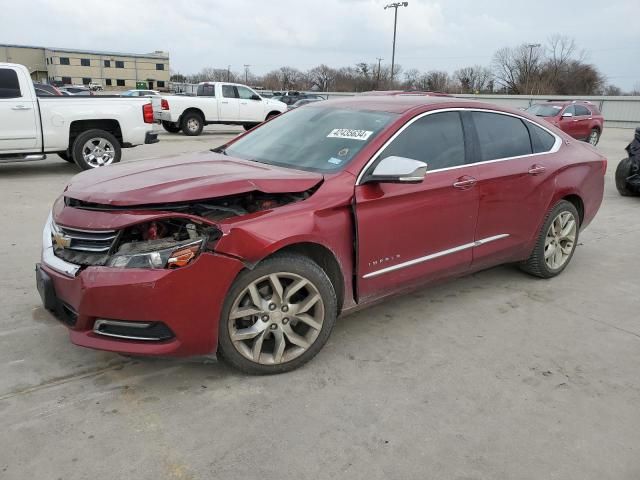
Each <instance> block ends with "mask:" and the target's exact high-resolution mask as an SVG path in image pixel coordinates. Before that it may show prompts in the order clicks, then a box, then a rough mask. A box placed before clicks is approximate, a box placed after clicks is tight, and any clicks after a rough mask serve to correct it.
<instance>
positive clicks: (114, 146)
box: [71, 129, 122, 170]
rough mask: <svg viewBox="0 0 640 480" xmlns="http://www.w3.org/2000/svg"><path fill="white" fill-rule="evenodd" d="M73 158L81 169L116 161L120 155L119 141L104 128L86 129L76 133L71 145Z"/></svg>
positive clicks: (97, 166) (102, 165) (89, 168)
mask: <svg viewBox="0 0 640 480" xmlns="http://www.w3.org/2000/svg"><path fill="white" fill-rule="evenodd" d="M71 152H72V154H73V160H74V161H75V162H76V164H77V165H78V166H79V167H80V168H81V169H82V170H91V169H93V168H99V167H104V166H107V165H111V164H112V163H117V162H119V161H120V157H121V156H122V149H121V148H120V142H118V139H117V138H116V137H114V136H113V135H112V134H110V133H109V132H105V131H104V130H98V129H95V130H87V131H86V132H82V133H81V134H80V135H78V136H77V137H76V139H75V141H74V142H73V147H71Z"/></svg>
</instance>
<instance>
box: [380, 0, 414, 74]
mask: <svg viewBox="0 0 640 480" xmlns="http://www.w3.org/2000/svg"><path fill="white" fill-rule="evenodd" d="M407 6H409V2H396V3H390V4H389V5H385V7H384V9H385V10H386V9H387V8H393V9H394V13H393V50H392V51H391V84H392V85H393V67H394V66H395V63H396V28H397V26H398V8H399V7H407Z"/></svg>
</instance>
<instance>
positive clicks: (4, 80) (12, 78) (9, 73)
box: [0, 68, 22, 98]
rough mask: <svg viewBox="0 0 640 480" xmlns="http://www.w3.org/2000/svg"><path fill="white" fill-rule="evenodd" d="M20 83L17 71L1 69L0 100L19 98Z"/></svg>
mask: <svg viewBox="0 0 640 480" xmlns="http://www.w3.org/2000/svg"><path fill="white" fill-rule="evenodd" d="M21 96H22V95H21V94H20V82H18V74H17V73H16V71H15V70H11V69H8V68H0V98H19V97H21Z"/></svg>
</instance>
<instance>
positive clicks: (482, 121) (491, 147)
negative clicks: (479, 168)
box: [471, 112, 533, 162]
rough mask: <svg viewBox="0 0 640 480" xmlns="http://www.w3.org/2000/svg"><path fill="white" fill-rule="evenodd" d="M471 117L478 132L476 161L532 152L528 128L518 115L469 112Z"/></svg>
mask: <svg viewBox="0 0 640 480" xmlns="http://www.w3.org/2000/svg"><path fill="white" fill-rule="evenodd" d="M471 118H472V119H473V123H474V125H475V127H476V132H477V133H478V144H479V145H478V146H479V150H480V153H479V157H480V158H479V159H478V161H481V162H484V161H488V160H498V159H500V158H509V157H518V156H520V155H530V154H531V153H533V149H532V148H531V138H530V137H529V130H528V129H527V127H526V126H525V124H524V122H523V121H522V120H520V119H519V118H518V117H512V116H509V115H503V114H500V113H490V112H471Z"/></svg>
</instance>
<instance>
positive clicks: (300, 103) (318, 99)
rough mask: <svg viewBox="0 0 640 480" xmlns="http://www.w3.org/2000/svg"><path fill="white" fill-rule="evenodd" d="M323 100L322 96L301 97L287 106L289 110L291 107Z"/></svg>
mask: <svg viewBox="0 0 640 480" xmlns="http://www.w3.org/2000/svg"><path fill="white" fill-rule="evenodd" d="M323 100H324V98H303V99H301V100H298V101H297V102H296V103H294V104H293V105H290V106H289V110H291V109H293V108H298V107H301V106H303V105H307V104H308V103H314V102H322V101H323Z"/></svg>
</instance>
